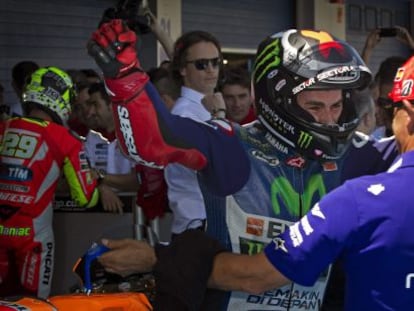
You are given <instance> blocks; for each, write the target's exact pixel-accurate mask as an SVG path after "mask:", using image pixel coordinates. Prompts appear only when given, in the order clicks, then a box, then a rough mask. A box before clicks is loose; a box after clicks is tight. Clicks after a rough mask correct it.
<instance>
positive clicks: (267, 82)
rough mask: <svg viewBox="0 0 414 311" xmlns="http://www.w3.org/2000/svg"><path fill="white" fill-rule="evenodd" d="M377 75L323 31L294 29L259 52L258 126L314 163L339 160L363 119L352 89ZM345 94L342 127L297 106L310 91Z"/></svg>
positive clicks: (268, 41)
mask: <svg viewBox="0 0 414 311" xmlns="http://www.w3.org/2000/svg"><path fill="white" fill-rule="evenodd" d="M371 78H372V75H371V72H370V70H369V69H368V68H367V66H366V65H365V63H364V62H363V61H362V59H361V58H360V56H359V54H358V52H356V51H355V49H354V48H352V47H351V46H350V45H349V44H347V43H346V42H344V41H340V40H338V39H336V38H334V37H333V36H332V35H330V34H329V33H327V32H324V31H311V30H296V29H291V30H287V31H284V32H280V33H277V34H274V35H272V36H270V37H268V38H266V39H265V40H264V41H262V42H261V43H260V45H259V47H258V50H257V54H256V61H255V64H254V72H253V85H254V96H255V104H256V109H257V113H258V119H259V121H260V122H261V123H262V124H263V125H264V126H265V127H266V128H267V129H268V131H269V132H270V133H271V134H272V135H274V136H275V137H276V138H277V139H278V140H279V141H282V142H284V143H285V144H286V145H288V146H290V147H293V148H295V150H296V151H297V152H299V153H300V154H302V155H304V156H307V157H311V158H314V159H326V160H329V159H337V158H339V157H340V156H341V155H342V154H343V153H344V152H345V150H346V149H347V147H348V145H349V143H350V142H351V136H352V134H353V132H354V131H355V129H356V127H357V125H358V122H359V118H358V115H357V113H356V111H355V108H354V106H353V105H352V104H351V102H350V100H349V97H350V94H349V93H350V92H349V91H350V90H351V89H355V88H358V89H359V88H364V87H366V86H367V85H368V84H369V83H370V81H371ZM330 89H332V90H334V89H341V90H343V111H342V114H341V116H340V119H339V121H338V124H335V125H332V124H329V125H328V124H322V123H318V122H316V121H315V119H314V118H313V117H312V116H311V115H310V114H309V113H308V112H307V111H305V110H304V109H302V108H301V107H299V105H298V104H297V102H296V97H297V95H298V94H299V93H300V92H302V91H305V90H330Z"/></svg>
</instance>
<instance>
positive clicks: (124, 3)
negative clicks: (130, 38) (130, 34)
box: [99, 0, 151, 34]
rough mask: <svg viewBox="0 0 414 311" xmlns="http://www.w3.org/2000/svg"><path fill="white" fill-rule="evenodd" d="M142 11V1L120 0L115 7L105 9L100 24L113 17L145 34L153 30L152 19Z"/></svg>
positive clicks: (138, 32)
mask: <svg viewBox="0 0 414 311" xmlns="http://www.w3.org/2000/svg"><path fill="white" fill-rule="evenodd" d="M142 12H144V8H143V6H142V1H138V0H120V1H118V3H117V5H116V7H115V8H112V7H111V8H107V9H106V10H105V11H104V13H103V15H102V19H101V21H100V23H99V26H100V25H101V24H103V23H106V22H109V21H110V20H112V19H122V20H123V21H124V22H126V24H127V25H128V27H129V29H131V30H133V31H135V32H136V33H137V34H145V33H148V32H150V31H151V29H150V27H149V25H150V22H151V19H150V17H149V16H148V15H146V14H144V13H142Z"/></svg>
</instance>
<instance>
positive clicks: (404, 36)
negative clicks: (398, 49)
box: [394, 26, 414, 50]
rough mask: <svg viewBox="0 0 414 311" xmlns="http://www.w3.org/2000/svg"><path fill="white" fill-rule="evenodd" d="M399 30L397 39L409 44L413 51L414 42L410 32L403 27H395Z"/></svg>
mask: <svg viewBox="0 0 414 311" xmlns="http://www.w3.org/2000/svg"><path fill="white" fill-rule="evenodd" d="M394 27H395V28H396V29H397V37H396V38H397V39H398V40H400V41H401V42H403V43H405V44H407V45H408V46H409V47H410V48H411V49H412V50H414V40H413V38H412V37H411V35H410V33H409V32H408V30H407V29H406V28H404V27H401V26H394Z"/></svg>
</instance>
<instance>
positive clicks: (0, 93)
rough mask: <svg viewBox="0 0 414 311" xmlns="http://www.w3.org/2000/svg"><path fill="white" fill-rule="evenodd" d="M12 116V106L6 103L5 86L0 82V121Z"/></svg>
mask: <svg viewBox="0 0 414 311" xmlns="http://www.w3.org/2000/svg"><path fill="white" fill-rule="evenodd" d="M8 118H10V107H9V106H8V105H6V104H5V103H4V88H3V85H1V84H0V121H5V120H7V119H8Z"/></svg>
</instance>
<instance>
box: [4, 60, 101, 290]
mask: <svg viewBox="0 0 414 311" xmlns="http://www.w3.org/2000/svg"><path fill="white" fill-rule="evenodd" d="M73 96H74V86H73V83H72V80H71V79H70V77H69V75H67V74H66V73H65V72H64V71H62V70H60V69H58V68H56V67H45V68H40V69H38V70H37V71H35V72H34V73H33V74H32V76H31V78H30V79H29V82H28V84H27V85H26V88H25V90H24V93H23V106H24V111H25V117H18V118H11V119H9V120H7V121H6V122H5V123H4V124H2V127H1V128H0V163H1V164H0V167H1V169H0V249H1V252H2V260H4V256H5V255H6V256H7V261H2V262H0V276H1V279H0V296H7V295H35V296H38V297H42V298H46V297H47V296H48V295H49V292H50V287H51V282H52V274H53V262H54V258H53V257H54V237H53V229H52V214H53V209H52V200H53V197H54V193H55V189H56V186H57V183H58V181H59V178H60V176H61V173H62V171H63V173H64V175H65V177H66V179H67V181H68V184H69V187H70V194H71V196H72V198H73V199H74V200H75V201H76V203H77V204H79V206H84V207H91V206H94V205H95V204H96V203H97V200H98V192H97V189H96V181H95V180H94V179H93V178H92V174H91V171H90V168H89V164H88V162H87V159H86V157H85V154H84V149H83V143H82V141H81V140H80V139H79V138H76V137H75V136H73V134H72V133H71V132H70V131H69V129H67V128H66V127H65V126H64V124H65V123H66V121H67V120H68V117H69V114H70V112H71V106H70V101H71V99H72V97H73ZM11 267H14V268H16V270H17V271H11ZM16 278H18V283H19V284H17V286H18V288H13V289H12V287H11V284H12V282H13V281H16Z"/></svg>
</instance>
